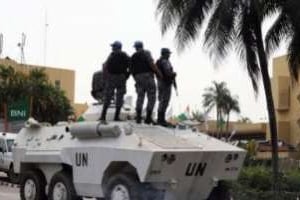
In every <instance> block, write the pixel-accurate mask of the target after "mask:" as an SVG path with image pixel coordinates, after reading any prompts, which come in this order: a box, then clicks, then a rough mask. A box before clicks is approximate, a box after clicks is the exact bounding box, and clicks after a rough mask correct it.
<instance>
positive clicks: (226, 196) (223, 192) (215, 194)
mask: <svg viewBox="0 0 300 200" xmlns="http://www.w3.org/2000/svg"><path fill="white" fill-rule="evenodd" d="M219 199H222V200H230V199H231V196H230V192H229V190H228V186H227V185H226V183H225V182H223V181H219V183H218V185H217V186H216V187H215V188H214V189H213V190H212V192H211V193H210V195H209V197H208V199H207V200H219Z"/></svg>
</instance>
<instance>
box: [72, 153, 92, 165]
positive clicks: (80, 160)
mask: <svg viewBox="0 0 300 200" xmlns="http://www.w3.org/2000/svg"><path fill="white" fill-rule="evenodd" d="M75 165H76V166H77V167H88V165H89V154H88V153H82V152H76V153H75Z"/></svg>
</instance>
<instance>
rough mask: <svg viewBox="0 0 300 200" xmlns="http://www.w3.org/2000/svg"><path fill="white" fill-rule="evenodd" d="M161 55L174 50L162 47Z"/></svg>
mask: <svg viewBox="0 0 300 200" xmlns="http://www.w3.org/2000/svg"><path fill="white" fill-rule="evenodd" d="M160 53H161V55H166V54H171V53H172V52H171V51H170V49H168V48H162V49H161V51H160Z"/></svg>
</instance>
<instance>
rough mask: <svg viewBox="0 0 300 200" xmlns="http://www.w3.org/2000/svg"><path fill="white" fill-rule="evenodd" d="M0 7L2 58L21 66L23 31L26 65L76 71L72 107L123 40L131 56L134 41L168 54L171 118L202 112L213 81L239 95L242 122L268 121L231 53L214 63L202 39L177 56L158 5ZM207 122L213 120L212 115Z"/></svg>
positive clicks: (31, 1)
mask: <svg viewBox="0 0 300 200" xmlns="http://www.w3.org/2000/svg"><path fill="white" fill-rule="evenodd" d="M0 2H1V12H0V33H2V34H3V36H4V45H3V53H2V55H1V56H2V57H6V56H9V57H10V58H12V59H15V60H17V61H20V49H19V48H18V47H17V44H18V43H19V42H20V41H21V34H22V33H23V32H24V33H25V34H26V45H25V61H26V63H28V64H34V65H46V66H52V67H58V68H67V69H72V70H75V71H76V85H75V102H78V103H85V102H87V103H91V102H93V101H94V100H93V98H92V97H91V95H90V91H91V80H92V75H93V73H94V72H95V71H97V70H99V69H100V68H101V66H102V63H103V62H104V61H105V60H106V58H107V56H108V55H109V53H110V51H111V48H110V44H111V43H112V42H113V41H115V40H119V41H122V43H123V50H124V51H126V52H127V53H128V54H129V55H131V54H132V53H133V52H134V49H133V43H134V41H136V40H141V41H143V42H144V46H145V48H146V49H148V50H150V51H151V52H152V55H153V57H154V59H158V57H159V53H160V49H161V48H162V47H168V48H170V49H171V50H172V52H173V53H172V56H171V62H172V64H173V66H174V69H175V71H176V72H177V74H178V76H177V84H178V90H179V95H178V96H176V95H175V92H173V95H172V101H171V106H170V107H172V108H173V109H172V110H173V112H174V113H175V114H176V113H180V112H183V111H184V110H185V109H186V107H187V106H188V107H189V108H190V110H203V109H202V107H201V105H202V103H201V102H202V94H203V92H204V89H205V88H207V87H209V86H211V85H212V81H218V82H221V81H224V82H226V83H227V86H228V88H229V89H230V91H231V93H232V94H233V95H237V96H239V101H240V107H241V115H242V116H246V117H249V118H250V119H251V120H252V121H254V122H258V121H265V120H266V118H267V112H266V104H265V98H264V91H263V87H262V82H260V92H259V95H258V97H257V98H256V97H255V95H254V92H253V88H252V85H251V83H250V79H249V78H248V74H247V72H246V69H245V66H243V65H242V64H241V63H240V62H239V60H238V58H237V57H236V56H235V55H234V54H230V55H229V57H228V58H227V59H225V60H224V61H223V62H222V63H219V64H218V65H216V64H215V63H214V62H212V61H211V59H210V57H209V55H208V53H207V52H206V51H205V49H204V48H203V47H202V43H201V35H200V36H199V39H198V40H197V41H196V42H195V43H193V44H191V45H190V46H189V48H188V49H186V50H185V51H184V52H181V53H178V52H177V51H176V44H175V41H174V37H173V32H174V31H172V30H171V31H169V32H168V34H167V35H165V36H162V34H161V31H160V26H159V19H158V18H157V17H156V16H155V7H156V2H157V0H143V1H141V0H126V1H125V0H109V1H103V0H76V1H74V0H26V1H24V0H9V1H8V0H0ZM46 23H47V24H48V26H46ZM45 41H46V42H45ZM45 44H46V45H45ZM283 54H284V50H279V51H277V52H276V53H275V56H278V55H283ZM270 64H272V61H271V60H270ZM270 72H272V70H271V68H270ZM127 95H133V96H134V97H135V88H134V81H133V80H132V78H130V79H129V81H128V83H127ZM210 117H211V118H215V117H214V113H212V114H211V115H210ZM237 118H238V116H237V115H234V116H233V119H237Z"/></svg>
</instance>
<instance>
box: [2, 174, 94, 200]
mask: <svg viewBox="0 0 300 200" xmlns="http://www.w3.org/2000/svg"><path fill="white" fill-rule="evenodd" d="M19 190H20V188H19V185H17V184H12V183H10V182H9V180H8V178H7V176H6V174H5V173H2V172H0V200H20V192H19ZM83 200H95V199H94V198H84V199H83Z"/></svg>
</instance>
